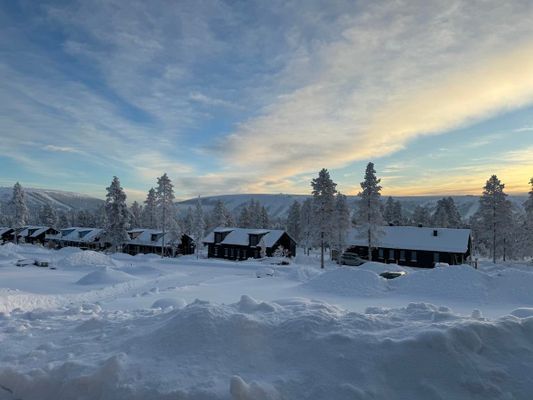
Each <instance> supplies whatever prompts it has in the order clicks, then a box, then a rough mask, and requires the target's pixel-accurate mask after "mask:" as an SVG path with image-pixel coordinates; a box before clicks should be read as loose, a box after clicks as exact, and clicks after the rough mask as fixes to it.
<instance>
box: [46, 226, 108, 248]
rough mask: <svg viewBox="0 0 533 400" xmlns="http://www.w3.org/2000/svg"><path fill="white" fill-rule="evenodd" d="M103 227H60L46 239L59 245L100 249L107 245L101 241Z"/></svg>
mask: <svg viewBox="0 0 533 400" xmlns="http://www.w3.org/2000/svg"><path fill="white" fill-rule="evenodd" d="M103 233H104V230H103V229H100V228H84V227H76V226H72V227H70V228H65V229H60V230H59V232H58V233H57V234H55V235H47V236H46V240H47V241H50V242H52V243H55V244H57V245H58V246H59V247H67V246H71V247H79V248H81V249H90V250H101V249H104V248H106V247H108V245H107V244H105V243H102V242H101V238H102V235H103Z"/></svg>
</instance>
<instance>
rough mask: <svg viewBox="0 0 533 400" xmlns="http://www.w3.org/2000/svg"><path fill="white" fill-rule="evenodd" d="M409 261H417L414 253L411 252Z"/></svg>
mask: <svg viewBox="0 0 533 400" xmlns="http://www.w3.org/2000/svg"><path fill="white" fill-rule="evenodd" d="M411 261H413V262H416V261H417V259H416V251H412V252H411Z"/></svg>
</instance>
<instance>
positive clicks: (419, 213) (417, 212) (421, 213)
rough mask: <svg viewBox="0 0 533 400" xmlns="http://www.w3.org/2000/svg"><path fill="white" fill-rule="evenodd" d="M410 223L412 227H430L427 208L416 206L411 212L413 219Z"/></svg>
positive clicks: (429, 216)
mask: <svg viewBox="0 0 533 400" xmlns="http://www.w3.org/2000/svg"><path fill="white" fill-rule="evenodd" d="M411 221H412V224H413V225H414V226H430V225H431V215H430V213H429V210H428V209H427V207H425V206H421V205H417V206H416V207H415V209H414V211H413V217H412V219H411Z"/></svg>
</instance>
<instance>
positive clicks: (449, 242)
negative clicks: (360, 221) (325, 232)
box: [348, 226, 470, 253]
mask: <svg viewBox="0 0 533 400" xmlns="http://www.w3.org/2000/svg"><path fill="white" fill-rule="evenodd" d="M382 228H383V232H384V234H383V235H382V236H381V238H380V239H379V241H378V243H377V244H376V245H377V247H384V248H388V249H406V250H421V251H423V250H425V251H442V252H450V253H455V252H457V253H463V252H465V251H466V250H467V249H468V239H469V237H470V229H451V228H428V227H416V226H384V227H382ZM434 231H437V236H435V235H434ZM367 244H368V242H367V239H366V235H365V231H364V230H359V229H351V230H350V232H349V234H348V245H349V246H367Z"/></svg>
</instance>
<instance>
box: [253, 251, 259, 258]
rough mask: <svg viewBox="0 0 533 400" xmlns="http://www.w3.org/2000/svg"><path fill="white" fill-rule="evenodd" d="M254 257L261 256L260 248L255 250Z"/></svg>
mask: <svg viewBox="0 0 533 400" xmlns="http://www.w3.org/2000/svg"><path fill="white" fill-rule="evenodd" d="M254 257H255V258H259V250H257V249H256V250H254Z"/></svg>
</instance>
